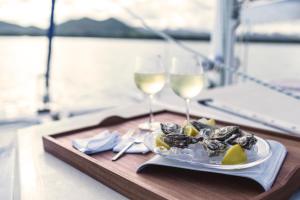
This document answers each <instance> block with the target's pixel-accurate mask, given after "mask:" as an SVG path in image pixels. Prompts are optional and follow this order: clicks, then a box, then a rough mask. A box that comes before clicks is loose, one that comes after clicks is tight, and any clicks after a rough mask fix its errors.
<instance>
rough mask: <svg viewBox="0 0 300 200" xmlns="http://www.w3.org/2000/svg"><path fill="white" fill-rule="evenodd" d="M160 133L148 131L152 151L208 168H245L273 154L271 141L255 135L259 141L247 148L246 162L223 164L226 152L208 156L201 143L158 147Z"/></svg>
mask: <svg viewBox="0 0 300 200" xmlns="http://www.w3.org/2000/svg"><path fill="white" fill-rule="evenodd" d="M158 134H161V133H160V132H153V133H148V134H147V135H146V136H145V140H144V143H145V145H146V146H147V147H148V148H149V149H150V150H151V151H152V152H154V153H155V154H158V155H161V156H163V157H165V158H168V159H172V160H177V161H181V162H188V163H190V164H193V165H200V166H204V167H208V168H215V169H223V170H235V169H245V168H249V167H253V166H256V165H259V164H261V163H263V162H264V161H266V160H267V159H268V158H270V156H271V155H272V151H271V147H270V145H269V143H268V142H267V141H266V140H264V139H262V138H260V137H257V136H255V138H256V139H257V143H256V144H255V145H254V146H253V148H252V150H250V151H249V150H246V153H247V157H248V160H247V162H246V163H243V164H237V165H222V164H221V162H222V159H223V156H224V154H225V153H224V154H222V155H219V156H214V157H208V154H207V152H206V151H205V149H204V148H203V146H202V145H201V144H200V143H198V144H192V145H189V147H188V148H185V149H181V148H176V147H172V148H170V150H167V149H162V148H158V147H156V146H155V138H156V136H157V135H158Z"/></svg>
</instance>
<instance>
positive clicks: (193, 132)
mask: <svg viewBox="0 0 300 200" xmlns="http://www.w3.org/2000/svg"><path fill="white" fill-rule="evenodd" d="M183 133H184V134H185V135H187V136H192V137H195V136H197V135H198V133H199V132H198V131H197V129H195V128H194V126H193V125H191V124H188V125H186V126H185V127H184V128H183Z"/></svg>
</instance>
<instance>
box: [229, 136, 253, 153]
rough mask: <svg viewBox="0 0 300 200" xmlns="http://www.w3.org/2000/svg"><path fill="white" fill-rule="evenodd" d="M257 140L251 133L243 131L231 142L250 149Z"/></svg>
mask: <svg viewBox="0 0 300 200" xmlns="http://www.w3.org/2000/svg"><path fill="white" fill-rule="evenodd" d="M256 142H257V139H256V138H255V137H254V135H253V134H249V133H244V134H243V135H242V136H241V137H238V138H236V139H235V140H234V141H233V143H234V144H239V145H241V147H243V148H244V149H247V150H250V149H251V148H252V147H253V146H254V145H255V144H256Z"/></svg>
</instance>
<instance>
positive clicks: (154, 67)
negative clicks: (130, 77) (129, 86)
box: [134, 55, 166, 131]
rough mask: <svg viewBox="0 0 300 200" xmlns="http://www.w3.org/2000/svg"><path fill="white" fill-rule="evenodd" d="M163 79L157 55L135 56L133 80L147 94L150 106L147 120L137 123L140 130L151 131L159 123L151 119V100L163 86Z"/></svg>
mask: <svg viewBox="0 0 300 200" xmlns="http://www.w3.org/2000/svg"><path fill="white" fill-rule="evenodd" d="M165 79H166V78H165V69H164V67H163V65H162V59H161V57H160V56H159V55H157V56H148V57H137V58H136V62H135V69H134V81H135V84H136V86H137V88H138V89H139V90H140V91H142V92H143V93H144V94H146V95H147V96H148V98H149V107H150V116H149V122H145V123H142V124H140V125H139V128H140V129H142V130H151V131H152V130H155V129H156V128H157V127H159V123H155V122H154V119H153V112H152V101H153V97H154V95H155V94H156V93H157V92H159V91H160V90H162V88H163V87H164V85H165Z"/></svg>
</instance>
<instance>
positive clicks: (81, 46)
mask: <svg viewBox="0 0 300 200" xmlns="http://www.w3.org/2000/svg"><path fill="white" fill-rule="evenodd" d="M187 43H188V45H190V46H192V47H193V48H195V49H197V50H199V51H200V52H203V53H205V54H208V53H209V52H210V46H209V43H207V42H187ZM0 44H1V46H0V70H1V71H0V89H1V92H0V108H1V110H0V119H1V118H6V117H13V116H20V115H22V114H28V113H33V112H34V111H35V109H36V108H37V105H38V103H39V97H40V95H41V91H42V87H41V86H42V83H43V82H42V78H41V74H42V73H43V72H44V70H45V63H46V49H47V40H46V38H43V37H0ZM242 49H243V48H242V47H238V48H237V54H238V55H242ZM248 52H249V56H248V60H249V62H248V66H249V67H248V69H247V71H248V72H249V73H250V74H252V75H255V76H258V77H260V78H262V79H266V80H273V79H286V78H293V79H295V78H296V79H297V78H299V77H300V60H299V59H298V58H299V53H300V45H289V44H252V45H250V46H249V49H248ZM155 53H160V54H162V55H163V56H164V57H165V58H166V59H165V63H168V60H169V58H170V56H171V55H175V54H180V53H182V52H181V50H180V49H177V48H176V47H174V46H172V45H171V44H167V43H165V42H163V41H156V40H126V39H98V38H56V39H55V40H54V53H53V63H52V66H53V67H52V74H51V75H52V79H51V80H52V82H51V84H52V85H51V86H52V87H51V91H52V98H53V100H54V102H55V106H56V107H57V109H61V108H64V109H76V108H89V107H94V106H96V107H101V106H108V105H118V104H120V103H124V102H128V101H137V100H139V99H141V95H140V94H139V92H138V91H137V90H136V88H135V86H134V83H133V80H132V69H133V64H134V59H135V57H136V56H137V55H149V54H155Z"/></svg>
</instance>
